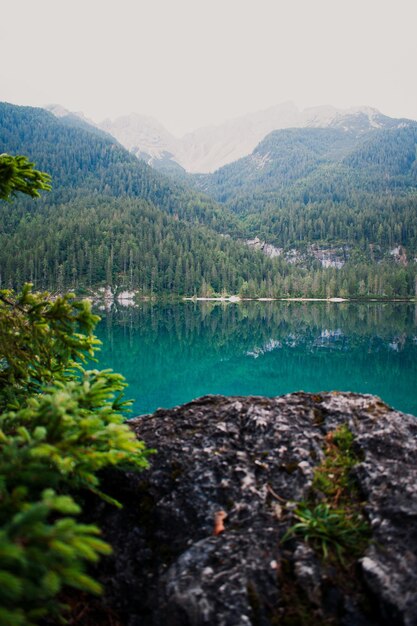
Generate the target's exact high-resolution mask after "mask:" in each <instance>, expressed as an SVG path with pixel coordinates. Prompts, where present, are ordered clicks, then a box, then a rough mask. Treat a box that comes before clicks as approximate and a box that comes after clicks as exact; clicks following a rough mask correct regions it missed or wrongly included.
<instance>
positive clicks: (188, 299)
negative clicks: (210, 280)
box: [181, 296, 417, 304]
mask: <svg viewBox="0 0 417 626" xmlns="http://www.w3.org/2000/svg"><path fill="white" fill-rule="evenodd" d="M181 299H182V301H186V302H232V303H239V302H333V303H343V302H407V303H410V304H412V303H415V304H417V299H416V298H376V297H369V298H338V297H331V298H304V297H289V296H287V297H285V298H242V297H240V296H218V297H214V296H213V297H203V296H198V297H196V296H183V297H182V298H181Z"/></svg>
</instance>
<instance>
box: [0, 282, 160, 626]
mask: <svg viewBox="0 0 417 626" xmlns="http://www.w3.org/2000/svg"><path fill="white" fill-rule="evenodd" d="M97 320H98V318H97V317H96V316H94V315H93V314H92V313H91V309H90V305H89V303H88V302H78V301H76V300H75V299H74V297H73V296H71V295H67V296H63V297H58V298H55V299H52V298H51V297H50V296H48V295H47V294H36V293H33V292H32V290H31V288H30V286H25V288H24V290H23V292H22V293H21V294H18V295H16V294H14V293H13V292H11V291H1V292H0V623H1V624H4V625H7V626H9V625H10V626H21V625H22V626H29V625H36V624H38V623H39V620H40V619H42V618H43V617H45V616H46V615H56V616H57V619H58V616H59V614H60V613H61V612H62V608H63V607H62V606H61V604H60V601H59V594H60V591H61V590H62V589H63V588H65V587H74V588H77V589H82V590H84V591H88V592H91V593H100V585H99V584H98V583H97V582H96V581H94V580H93V579H92V578H91V577H90V576H89V575H88V567H87V566H88V563H89V562H94V561H97V560H98V558H99V557H100V555H101V554H109V552H110V551H111V548H110V546H109V545H108V544H107V543H105V542H104V541H102V540H101V539H100V538H99V537H98V535H99V533H100V531H99V529H98V528H96V527H95V526H92V525H86V524H82V523H80V522H78V521H77V520H76V516H77V515H78V514H79V513H80V512H81V509H80V506H79V504H77V503H76V502H75V499H74V494H75V493H80V492H82V490H83V489H88V490H90V491H93V492H95V493H98V494H99V495H101V496H102V497H103V498H105V499H108V500H111V499H110V498H107V496H106V495H105V494H102V493H101V491H100V489H99V479H98V476H97V472H98V470H100V469H102V468H104V467H107V466H110V465H111V466H119V467H127V466H128V467H130V468H136V469H143V468H144V467H146V466H147V455H148V453H149V451H148V450H146V449H145V446H144V444H143V443H142V442H140V441H138V440H137V439H136V438H135V436H134V434H133V433H132V431H131V430H130V429H129V427H128V426H127V425H126V424H125V423H124V418H123V416H122V414H121V411H122V410H123V409H125V408H126V406H127V405H128V403H126V402H123V398H122V394H123V390H124V388H125V386H126V385H125V382H124V380H123V378H122V377H121V376H120V375H119V374H115V373H113V372H112V371H110V370H105V371H101V372H100V371H97V370H93V371H85V370H84V369H83V368H82V366H81V364H80V362H81V363H82V362H83V361H85V360H86V358H88V357H90V358H91V357H92V356H93V354H94V351H95V349H96V348H97V345H98V343H99V342H98V341H97V339H96V338H95V337H94V335H93V330H94V326H95V324H96V322H97Z"/></svg>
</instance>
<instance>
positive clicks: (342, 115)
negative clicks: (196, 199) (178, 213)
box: [57, 102, 403, 173]
mask: <svg viewBox="0 0 417 626" xmlns="http://www.w3.org/2000/svg"><path fill="white" fill-rule="evenodd" d="M57 114H59V112H58V113H57ZM402 121H403V120H397V119H393V118H390V117H388V116H386V115H383V114H382V113H381V112H380V111H378V110H377V109H374V108H371V107H367V106H360V107H353V108H350V109H337V108H336V107H334V106H330V105H326V106H317V107H310V108H307V109H304V110H299V109H298V108H297V107H296V105H295V104H294V103H293V102H284V103H282V104H278V105H276V106H273V107H270V108H268V109H265V110H263V111H257V112H255V113H249V114H247V115H244V116H242V117H239V118H236V119H232V120H229V121H227V122H225V123H224V124H219V125H217V126H207V127H204V128H199V129H197V130H195V131H193V132H191V133H187V134H186V135H184V137H182V138H177V137H175V136H174V135H172V134H171V133H169V131H168V130H166V128H164V126H163V125H162V124H160V123H159V122H158V121H157V120H155V119H154V118H152V117H149V116H143V115H139V114H137V113H132V114H130V115H125V116H122V117H119V118H116V119H115V120H110V119H107V120H105V121H104V122H102V123H101V124H99V126H100V128H102V129H103V130H105V131H106V132H108V133H110V134H111V135H113V136H114V137H115V138H116V139H117V140H118V141H119V142H120V143H121V144H122V145H123V146H125V147H126V148H127V149H128V150H130V151H131V152H133V153H134V154H136V155H137V156H138V157H139V158H142V159H144V160H145V161H146V162H147V163H148V164H149V165H152V166H153V167H155V168H156V169H165V170H168V169H171V170H172V169H173V168H174V169H175V170H177V173H178V172H179V171H180V170H181V169H182V168H183V169H185V170H186V171H188V172H191V173H209V172H213V171H215V170H217V169H219V168H220V167H222V166H223V165H227V164H228V163H232V162H233V161H236V160H238V159H240V158H242V157H244V156H247V155H249V154H250V153H251V152H252V151H253V150H254V149H255V147H256V146H257V145H258V144H259V142H260V141H262V140H263V139H264V138H265V137H266V136H267V135H268V134H269V133H270V132H272V131H274V130H280V129H285V128H340V129H342V130H346V131H354V132H356V133H357V134H361V133H366V132H368V131H370V130H374V129H380V128H393V127H394V128H398V126H399V125H400V124H401V122H402Z"/></svg>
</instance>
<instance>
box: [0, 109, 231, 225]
mask: <svg viewBox="0 0 417 626" xmlns="http://www.w3.org/2000/svg"><path fill="white" fill-rule="evenodd" d="M1 152H7V153H9V154H24V155H26V156H27V157H28V158H29V159H30V160H32V161H34V162H35V163H36V166H37V167H38V169H41V170H45V171H47V172H49V174H51V176H52V180H53V191H52V193H51V194H49V196H44V197H43V203H48V204H56V203H59V202H63V201H64V202H65V201H67V200H69V199H73V198H74V196H75V195H77V196H78V197H82V196H84V195H85V194H95V195H105V196H113V197H121V196H130V197H136V198H142V199H145V200H148V201H150V202H152V203H153V204H155V205H156V206H158V207H159V208H160V209H162V210H163V211H165V212H167V213H169V214H171V215H174V216H175V217H177V218H180V219H186V220H189V221H191V222H194V223H201V224H207V225H210V226H212V227H213V228H214V229H216V230H219V231H220V232H222V233H223V232H229V231H232V232H233V231H234V230H235V229H236V228H237V220H236V219H235V218H234V217H233V216H232V215H230V214H228V212H227V211H226V210H225V209H224V208H222V209H220V208H219V207H218V206H217V205H216V203H215V202H213V201H212V200H210V198H208V197H204V196H203V195H202V194H201V193H199V192H198V191H197V192H195V191H191V190H189V189H187V188H185V187H184V186H183V185H180V184H177V183H175V182H173V181H172V180H170V179H168V178H167V177H166V176H163V175H160V174H158V173H157V172H156V171H155V170H153V169H152V168H151V167H149V166H148V165H146V164H145V163H144V162H143V161H140V160H138V159H137V158H136V157H135V156H134V155H132V154H130V153H129V152H128V151H127V150H126V149H125V148H123V147H122V146H121V145H120V144H119V143H117V141H116V140H115V139H114V138H113V137H111V136H110V135H107V134H106V133H104V132H103V131H100V130H98V129H96V128H95V127H93V126H89V125H88V124H87V123H85V122H84V123H82V124H80V120H79V118H77V117H75V116H74V117H73V118H71V117H70V116H68V117H66V118H63V119H62V118H61V119H58V118H56V117H54V115H52V113H50V112H48V111H45V110H44V109H39V108H34V107H19V106H15V105H11V104H7V103H0V153H1Z"/></svg>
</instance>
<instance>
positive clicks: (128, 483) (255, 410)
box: [92, 393, 417, 626]
mask: <svg viewBox="0 0 417 626" xmlns="http://www.w3.org/2000/svg"><path fill="white" fill-rule="evenodd" d="M130 423H131V426H132V428H133V429H134V431H135V432H136V433H137V435H138V436H139V437H140V438H142V439H144V440H145V442H146V443H147V444H148V446H149V447H152V448H156V449H157V450H158V452H157V454H155V456H153V457H152V459H151V468H150V469H149V470H147V471H146V472H144V473H142V474H139V475H132V474H122V473H119V474H116V473H114V472H113V473H108V474H107V475H106V476H105V477H104V480H103V488H104V489H105V490H106V491H107V492H109V493H110V494H111V495H113V496H115V497H117V498H118V499H119V500H121V501H122V502H123V504H124V508H123V509H122V510H117V509H114V508H111V507H110V506H109V505H107V504H105V503H102V504H100V505H99V506H97V505H95V507H94V510H93V513H92V519H94V520H95V521H97V522H98V523H99V524H100V525H101V527H102V528H103V529H104V532H105V536H106V538H107V539H108V540H110V541H111V543H112V544H113V546H114V557H113V558H112V559H107V560H103V561H102V562H101V564H100V575H101V578H102V580H103V582H104V583H105V584H106V588H107V599H106V601H107V602H108V603H109V605H111V607H112V608H113V609H114V610H116V611H117V612H118V614H119V615H120V619H121V621H122V623H124V624H126V626H138V625H139V624H140V625H141V626H144V625H145V626H147V625H149V626H151V625H152V626H159V625H164V626H203V625H211V626H240V625H248V626H250V625H252V626H269V625H271V626H272V625H273V624H283V625H289V624H293V625H297V624H301V625H303V626H304V625H306V624H312V625H316V624H317V625H319V624H329V625H333V624H341V625H344V626H395V625H401V626H416V625H417V524H416V521H417V462H416V438H417V420H416V418H414V417H412V416H410V415H405V414H402V413H399V412H397V411H394V410H392V409H390V408H389V407H388V406H386V405H385V404H384V403H383V402H381V400H379V399H378V398H376V397H374V396H370V395H358V394H352V393H322V394H306V393H295V394H291V395H287V396H283V397H278V398H263V397H235V398H227V397H221V396H207V397H204V398H201V399H199V400H196V401H194V402H191V403H189V404H186V405H184V406H181V407H177V408H174V409H171V410H158V411H156V413H154V414H153V415H146V416H143V417H139V418H136V419H134V420H131V422H130ZM341 424H347V425H348V427H349V429H350V430H351V432H352V433H353V434H354V437H355V442H354V446H355V451H356V453H357V454H358V455H359V457H360V458H361V461H360V462H359V464H358V465H356V467H355V468H354V470H353V472H354V477H355V479H356V481H357V488H358V490H359V493H360V494H361V498H363V500H364V511H365V514H366V516H367V518H368V519H369V522H370V525H371V528H372V538H371V542H370V543H369V547H368V548H367V549H366V552H365V553H364V554H362V555H361V558H359V559H358V560H357V563H356V565H355V563H353V565H351V566H349V568H346V569H343V567H342V566H341V565H340V563H338V562H336V560H335V559H333V561H332V560H328V561H327V562H326V560H323V558H322V557H321V556H320V553H319V552H316V551H315V550H314V549H313V546H311V545H309V544H306V543H304V541H303V540H302V538H301V537H300V538H298V537H297V538H294V539H291V540H290V541H287V542H285V543H282V542H281V540H282V537H283V535H284V533H285V532H286V530H288V528H289V526H291V525H292V524H293V523H294V519H293V518H292V514H291V511H292V510H293V509H294V508H295V506H296V504H294V503H296V502H299V501H302V500H305V499H306V498H307V497H308V494H309V491H310V489H311V484H312V476H313V472H314V468H315V466H317V465H318V464H319V463H320V461H321V460H322V459H323V449H324V447H325V440H324V438H325V436H326V434H327V433H329V432H330V431H333V430H334V429H335V428H337V427H338V426H339V425H341ZM219 513H221V515H220V517H221V523H222V524H223V525H224V530H221V531H220V532H215V521H216V519H217V520H218V518H219ZM223 513H225V515H223ZM226 515H227V517H226ZM216 516H217V518H216ZM303 615H304V617H303Z"/></svg>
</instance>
